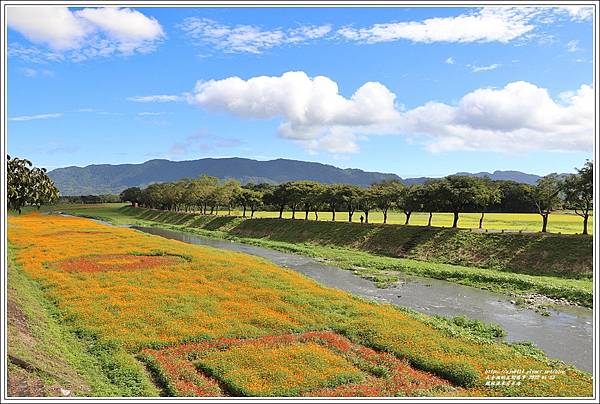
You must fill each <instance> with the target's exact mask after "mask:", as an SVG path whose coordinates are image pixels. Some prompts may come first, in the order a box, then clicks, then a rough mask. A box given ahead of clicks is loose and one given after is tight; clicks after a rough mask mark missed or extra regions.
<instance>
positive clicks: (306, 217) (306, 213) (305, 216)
mask: <svg viewBox="0 0 600 404" xmlns="http://www.w3.org/2000/svg"><path fill="white" fill-rule="evenodd" d="M304 213H305V215H304V220H308V209H307V210H306V211H305V212H304Z"/></svg>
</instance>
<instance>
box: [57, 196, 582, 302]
mask: <svg viewBox="0 0 600 404" xmlns="http://www.w3.org/2000/svg"><path fill="white" fill-rule="evenodd" d="M61 210H64V211H68V212H71V213H73V214H77V215H83V216H88V217H95V218H100V219H104V220H108V221H111V222H113V223H115V224H131V223H136V224H139V225H148V226H160V227H165V228H171V229H176V230H182V231H187V232H191V233H196V234H200V235H205V236H209V237H220V238H229V239H235V240H237V241H240V242H244V243H248V244H254V245H258V246H263V247H268V248H273V249H278V250H282V251H288V252H293V253H299V254H303V255H307V256H311V257H314V258H318V259H323V260H327V261H328V262H330V263H332V264H334V265H336V266H339V267H341V268H345V269H350V270H352V271H354V272H356V273H357V274H358V275H361V276H363V277H366V278H369V279H372V280H374V281H375V282H376V283H378V284H379V285H380V286H382V287H385V286H386V285H388V284H390V283H392V282H395V281H396V280H397V279H398V276H397V273H398V272H403V273H407V274H412V275H419V276H425V277H430V278H435V279H443V280H448V281H452V282H456V283H460V284H464V285H469V286H474V287H478V288H481V289H487V290H492V291H497V292H503V293H509V294H515V295H520V296H525V295H531V294H541V295H544V296H547V297H550V298H553V299H566V300H568V301H569V302H571V303H576V304H579V305H582V306H586V307H591V306H592V303H593V295H592V281H591V277H592V241H593V240H592V237H591V236H581V235H580V236H576V235H570V236H568V235H562V236H561V235H543V234H539V233H538V234H485V233H474V232H469V231H461V230H458V231H457V230H453V229H447V228H426V227H412V226H391V225H388V226H384V225H374V224H371V225H368V226H367V225H361V224H351V223H329V222H314V221H303V220H296V221H291V220H270V219H269V220H267V219H265V220H243V219H241V218H237V217H227V216H218V217H215V216H202V215H194V214H186V213H176V212H162V211H153V210H146V209H139V208H137V209H136V208H131V207H127V206H122V205H116V206H111V205H100V206H80V205H79V206H77V205H76V206H71V207H68V206H63V207H61Z"/></svg>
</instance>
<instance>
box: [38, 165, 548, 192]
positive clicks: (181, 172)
mask: <svg viewBox="0 0 600 404" xmlns="http://www.w3.org/2000/svg"><path fill="white" fill-rule="evenodd" d="M457 174H460V175H469V176H475V177H484V176H488V177H490V178H491V179H493V180H512V181H516V182H522V183H526V184H535V182H536V181H537V180H538V179H539V178H541V177H540V176H537V175H534V174H527V173H522V172H520V171H494V172H493V173H487V172H479V173H464V172H461V173H457ZM48 175H49V176H50V178H51V179H52V180H53V181H54V183H55V184H56V186H57V187H58V189H59V190H60V192H61V194H62V195H98V194H118V193H120V192H121V191H122V190H124V189H125V188H129V187H134V186H135V187H145V186H147V185H149V184H152V183H155V182H170V181H177V180H179V179H181V178H185V177H189V178H196V177H199V176H201V175H210V176H214V177H218V178H221V179H227V178H233V179H237V180H239V181H240V182H241V183H242V184H246V183H263V182H264V183H270V184H280V183H283V182H286V181H296V180H312V181H319V182H322V183H325V184H334V183H344V184H354V185H359V186H364V187H366V186H369V185H370V184H371V183H373V182H377V181H382V180H391V179H397V180H401V181H403V182H404V183H406V184H420V183H423V182H425V181H426V180H428V179H430V178H429V177H419V178H405V179H403V178H401V177H399V176H398V175H396V174H391V173H379V172H370V171H363V170H359V169H353V168H346V169H342V168H338V167H334V166H332V165H328V164H321V163H314V162H307V161H298V160H287V159H276V160H269V161H258V160H251V159H246V158H238V157H234V158H218V159H216V158H205V159H199V160H188V161H170V160H164V159H155V160H149V161H146V162H145V163H140V164H116V165H112V164H94V165H89V166H86V167H75V166H71V167H64V168H57V169H55V170H52V171H50V172H49V173H48Z"/></svg>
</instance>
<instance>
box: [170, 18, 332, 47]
mask: <svg viewBox="0 0 600 404" xmlns="http://www.w3.org/2000/svg"><path fill="white" fill-rule="evenodd" d="M180 28H181V29H182V30H183V31H184V32H185V33H186V34H187V35H188V36H189V37H191V38H193V39H194V40H197V41H199V43H200V44H201V45H202V44H207V45H211V46H214V47H215V48H217V49H220V50H222V51H224V52H227V53H262V52H264V51H265V50H268V49H271V48H274V47H276V46H282V45H287V44H299V43H303V42H307V41H310V40H313V39H317V38H322V37H324V36H325V35H327V34H328V33H329V32H330V31H331V26H330V25H302V26H299V27H297V28H293V29H271V30H267V29H263V28H261V27H259V26H255V25H236V26H229V25H225V24H220V23H218V22H216V21H213V20H210V19H208V18H198V17H189V18H186V19H185V20H184V21H183V23H182V24H181V25H180Z"/></svg>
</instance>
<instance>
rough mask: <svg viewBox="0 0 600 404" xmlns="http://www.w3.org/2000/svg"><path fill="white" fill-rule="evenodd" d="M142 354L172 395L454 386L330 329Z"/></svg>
mask: <svg viewBox="0 0 600 404" xmlns="http://www.w3.org/2000/svg"><path fill="white" fill-rule="evenodd" d="M141 357H142V358H143V359H144V360H146V361H147V362H148V363H150V364H151V366H152V368H153V369H154V370H155V371H156V372H157V373H158V374H160V375H161V376H162V380H163V382H164V383H165V385H166V386H167V388H168V389H169V390H170V393H171V394H173V395H177V396H227V395H235V396H259V397H266V396H297V395H302V396H313V397H314V396H339V397H350V396H356V397H390V396H391V397H394V396H396V395H398V394H401V395H407V396H414V395H423V393H427V395H436V394H439V393H442V392H444V393H449V392H452V393H456V392H457V391H458V389H456V388H454V387H452V386H451V385H450V383H448V382H447V381H446V380H443V379H441V378H439V377H436V376H434V375H432V374H430V373H427V372H422V371H419V370H416V369H413V368H412V367H411V366H410V365H409V364H408V362H407V361H406V360H401V359H398V358H397V357H395V356H393V355H391V354H388V353H383V352H377V351H374V350H373V349H370V348H367V347H364V346H361V345H358V344H355V343H352V342H351V341H350V340H348V339H347V338H345V337H342V336H340V335H338V334H336V333H334V332H328V331H321V332H305V333H301V334H287V335H279V336H266V337H261V338H255V339H232V338H219V339H215V340H210V341H205V342H199V343H188V344H183V345H177V346H172V347H168V348H164V349H144V350H142V352H141Z"/></svg>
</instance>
